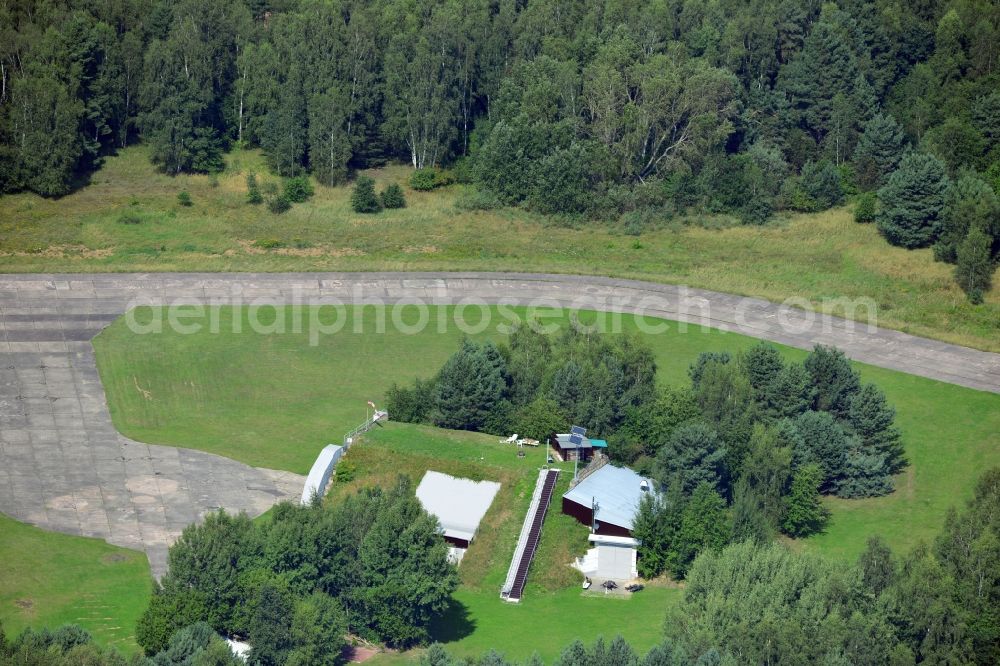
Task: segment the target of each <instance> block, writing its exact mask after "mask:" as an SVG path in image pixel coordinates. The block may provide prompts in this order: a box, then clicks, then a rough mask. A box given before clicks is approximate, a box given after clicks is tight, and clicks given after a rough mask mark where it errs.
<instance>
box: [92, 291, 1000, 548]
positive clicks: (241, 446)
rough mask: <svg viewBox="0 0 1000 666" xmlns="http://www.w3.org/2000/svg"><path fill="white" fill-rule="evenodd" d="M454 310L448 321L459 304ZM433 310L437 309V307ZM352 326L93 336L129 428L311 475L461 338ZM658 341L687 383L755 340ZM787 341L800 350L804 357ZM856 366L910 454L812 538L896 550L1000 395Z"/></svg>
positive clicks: (967, 452) (942, 510) (666, 367)
mask: <svg viewBox="0 0 1000 666" xmlns="http://www.w3.org/2000/svg"><path fill="white" fill-rule="evenodd" d="M237 312H240V316H242V317H246V313H245V311H237ZM519 312H522V313H523V310H519ZM232 314H233V311H232V310H226V311H224V312H223V313H222V314H221V315H220V318H221V321H222V325H221V330H222V331H226V330H228V329H229V328H230V327H228V326H227V325H226V321H227V317H231V316H232ZM351 314H352V313H351V312H350V310H348V312H347V316H348V317H349V318H350V317H351ZM445 314H446V318H447V320H448V321H450V320H451V319H450V316H451V311H449V312H446V313H445ZM289 316H291V315H289ZM364 317H365V318H364V319H363V322H362V325H363V328H364V330H367V331H371V330H373V329H374V311H373V310H371V309H366V310H365V312H364ZM431 321H437V312H436V310H435V309H432V311H431ZM621 322H622V328H623V330H626V331H629V330H634V329H635V320H634V319H633V318H632V317H629V316H622V318H621ZM353 328H354V324H353V321H349V322H348V324H347V325H346V326H345V327H344V329H343V330H342V331H341V332H340V333H338V334H336V335H332V336H327V337H323V338H320V341H319V344H318V345H316V346H309V344H308V339H307V334H306V333H304V332H303V333H286V334H281V335H258V334H254V333H250V332H247V331H248V330H249V326H248V325H247V324H246V323H245V325H244V326H243V331H244V333H241V334H232V333H231V332H230V333H222V334H212V333H209V332H207V331H203V332H201V333H197V334H194V335H179V334H176V333H164V334H158V335H145V336H137V335H134V334H132V333H131V332H130V331H129V330H128V328H127V326H125V324H124V321H123V320H119V321H117V322H115V323H114V324H112V325H111V326H110V327H109V328H107V329H106V330H105V331H104V332H103V333H101V335H99V336H98V337H97V338H96V339H95V341H94V345H95V348H96V350H97V359H98V367H99V369H100V372H101V377H102V380H103V381H104V385H105V389H106V391H107V394H108V402H109V405H110V408H111V414H112V417H113V419H114V422H115V424H116V426H117V427H118V428H119V429H120V430H121V431H122V432H123V433H124V434H125V435H127V436H129V437H132V438H135V439H138V440H140V441H145V442H149V443H155V444H168V445H174V446H187V447H192V448H198V449H202V450H207V451H211V452H213V453H219V454H221V455H226V456H229V457H232V458H235V459H237V460H242V461H244V462H247V463H250V464H253V465H258V466H266V467H273V468H277V469H287V470H291V471H295V472H300V473H301V472H305V471H307V470H308V468H309V466H310V464H311V463H312V460H313V459H314V457H315V455H316V453H317V452H318V451H319V450H320V449H321V448H322V447H323V446H324V445H325V444H327V443H330V442H339V441H340V438H341V437H342V435H343V433H344V432H345V431H347V430H349V429H350V427H351V426H353V425H355V424H357V423H360V422H361V421H363V420H364V418H365V415H366V407H365V402H366V401H367V400H375V401H376V402H380V401H381V399H382V396H383V395H384V392H385V390H386V389H387V388H388V387H389V385H390V384H391V383H392V382H394V381H396V382H407V381H410V380H411V379H412V378H414V377H426V376H429V375H431V374H432V373H434V372H435V371H437V369H438V368H439V367H440V366H441V364H442V363H443V362H444V361H445V359H447V357H448V356H449V355H450V354H451V353H453V352H454V351H455V350H456V349H457V347H458V344H459V341H460V340H461V338H462V334H461V332H460V331H458V330H457V329H456V328H455V327H454V326H451V327H449V328H448V329H447V330H446V331H445V332H444V333H438V332H436V330H432V329H428V331H427V332H425V333H423V334H419V335H405V334H403V333H400V332H396V331H394V330H393V327H392V326H389V327H387V330H386V332H385V333H384V334H377V335H372V334H355V333H353V332H352V331H353ZM491 330H492V329H491ZM486 335H490V333H483V334H482V336H486ZM492 335H493V336H494V337H499V334H498V333H495V332H494V333H492ZM647 339H648V342H649V344H650V345H651V347H652V348H653V350H654V352H655V354H656V358H657V363H658V366H659V376H660V379H661V381H663V382H674V383H677V382H686V381H687V378H686V370H687V368H688V366H689V365H690V363H691V362H692V361H693V360H694V359H695V358H696V357H697V355H698V353H699V352H701V351H706V350H723V349H728V350H733V351H735V350H737V349H742V348H746V347H748V346H750V345H753V344H755V342H756V341H755V340H753V339H752V338H748V337H745V336H741V335H737V334H734V333H723V332H720V331H717V330H709V329H702V328H700V327H694V326H692V327H689V328H688V329H687V332H681V331H680V330H678V327H677V326H676V325H671V326H669V328H668V330H667V331H666V332H664V333H661V334H658V335H650V336H648V338H647ZM782 351H783V353H784V354H785V355H786V356H787V357H788V358H791V359H801V358H803V357H804V356H805V352H803V351H800V350H795V349H788V348H782ZM857 367H858V368H859V370H860V372H861V374H862V379H863V380H865V381H874V382H876V383H877V384H878V385H879V386H880V387H882V389H883V390H884V391H885V392H886V394H887V396H888V397H889V399H890V401H891V402H892V403H893V404H894V405H895V406H896V409H897V412H898V416H897V423H898V425H899V426H900V428H901V429H902V431H903V434H904V437H905V443H906V450H907V455H908V457H909V459H910V461H911V463H912V464H911V465H910V466H909V467H908V468H907V469H906V470H905V471H904V472H903V473H902V474H900V475H899V477H898V478H897V487H898V489H897V491H896V492H895V493H893V494H892V495H890V496H888V497H883V498H878V499H872V500H850V501H838V500H831V501H830V504H831V508H832V509H833V511H834V517H833V520H832V522H831V525H830V527H829V529H828V531H827V532H826V534H824V535H820V536H818V537H814V538H812V539H810V540H807V541H806V542H805V547H807V548H819V549H822V550H823V551H825V552H828V553H830V554H832V555H836V556H841V557H854V556H855V555H856V554H857V553H858V552H860V551H861V549H862V548H863V547H864V542H865V539H866V538H867V536H868V535H869V534H872V533H874V532H879V533H881V534H883V535H884V536H885V537H886V538H887V539H888V540H889V542H890V543H891V544H893V545H894V546H896V547H899V548H908V547H910V546H912V545H913V544H915V543H916V542H917V541H919V540H920V539H928V538H931V537H932V536H933V535H934V534H935V532H936V531H937V530H938V529H939V527H940V526H941V524H942V521H943V520H944V516H945V514H946V512H947V509H948V507H949V506H951V505H954V504H956V503H958V502H961V501H963V500H964V498H966V497H968V496H969V494H970V493H971V489H972V484H973V483H974V481H975V479H976V477H977V476H978V475H979V474H980V473H981V471H982V470H983V469H985V468H986V467H988V466H990V465H997V464H1000V395H995V394H990V393H984V392H979V391H973V390H971V389H965V388H961V387H958V386H954V385H950V384H944V383H941V382H936V381H933V380H930V379H923V378H920V377H915V376H912V375H906V374H902V373H899V372H894V371H890V370H884V369H881V368H875V367H871V366H865V365H858V366H857ZM137 387H138V388H137ZM139 389H141V390H139ZM147 392H148V393H147Z"/></svg>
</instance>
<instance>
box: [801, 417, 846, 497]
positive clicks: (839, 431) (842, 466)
mask: <svg viewBox="0 0 1000 666" xmlns="http://www.w3.org/2000/svg"><path fill="white" fill-rule="evenodd" d="M795 427H796V429H797V430H798V432H799V433H800V435H801V437H802V439H801V445H800V447H799V448H797V449H796V450H795V451H793V452H792V453H793V460H794V463H795V467H796V468H800V467H803V466H804V465H808V464H812V463H815V464H817V465H819V466H820V469H821V470H822V472H823V475H822V477H821V479H820V482H821V485H820V489H821V490H822V491H823V492H833V491H835V490H836V489H837V487H838V486H839V484H840V482H841V480H842V479H843V478H844V475H845V473H846V465H847V452H848V450H849V448H850V441H849V439H848V436H847V435H846V434H845V433H844V430H843V428H841V427H840V424H839V423H837V421H835V420H834V418H833V417H832V416H831V415H830V413H829V412H813V411H808V412H805V413H804V414H802V415H800V416H799V417H798V418H797V419H795Z"/></svg>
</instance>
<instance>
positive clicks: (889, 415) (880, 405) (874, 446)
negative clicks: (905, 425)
mask: <svg viewBox="0 0 1000 666" xmlns="http://www.w3.org/2000/svg"><path fill="white" fill-rule="evenodd" d="M895 418H896V410H895V409H893V408H892V406H891V405H889V403H888V401H887V400H886V398H885V394H884V393H883V392H882V391H881V389H879V388H878V387H877V386H875V385H874V384H865V385H864V386H862V387H861V390H860V391H858V393H857V394H856V395H855V396H854V397H853V398H852V399H851V409H850V413H849V423H850V425H851V428H852V429H853V430H854V432H855V434H856V435H857V436H858V437H859V438H860V440H861V444H862V445H863V446H865V447H867V448H868V449H870V450H871V451H873V452H875V453H879V454H882V455H883V456H885V464H886V468H887V471H888V472H889V473H895V472H898V471H899V470H901V469H902V468H903V467H905V466H906V457H905V454H904V451H903V442H902V438H901V435H900V432H899V429H898V428H897V427H896V426H895V423H894V421H895Z"/></svg>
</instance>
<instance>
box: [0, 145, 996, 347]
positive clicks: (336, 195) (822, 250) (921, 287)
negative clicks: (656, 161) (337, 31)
mask: <svg viewBox="0 0 1000 666" xmlns="http://www.w3.org/2000/svg"><path fill="white" fill-rule="evenodd" d="M227 163H228V168H227V171H226V172H225V173H223V174H221V175H220V176H218V177H215V178H210V177H208V176H178V177H170V176H165V175H163V174H160V173H157V172H156V171H155V170H154V169H153V167H152V166H151V165H150V163H149V159H148V153H147V151H146V149H145V148H142V147H134V148H129V149H127V150H124V151H122V152H121V154H120V155H119V156H117V157H111V158H109V159H108V160H107V162H106V164H105V166H104V168H102V169H101V170H100V171H98V172H97V173H95V174H94V176H93V180H92V183H91V184H90V185H89V186H87V187H85V188H83V189H81V190H79V191H77V192H75V193H73V194H70V195H68V196H65V197H62V198H60V199H43V198H41V197H38V196H36V195H32V194H18V195H12V196H4V197H2V198H0V272H32V271H63V272H65V271H83V272H90V271H289V270H291V271H303V270H304V271H313V270H366V271H367V270H489V271H548V272H561V273H579V274H592V275H614V276H618V277H629V278H638V279H645V280H652V281H660V282H670V283H682V284H688V285H690V286H693V287H703V288H707V289H715V290H719V291H725V292H731V293H736V294H743V295H750V296H758V297H762V298H767V299H771V300H774V301H784V300H785V299H787V298H790V297H796V298H800V299H805V300H806V301H808V302H810V303H812V304H813V307H820V306H821V304H822V301H823V300H824V299H830V298H840V297H846V298H871V299H874V300H875V302H876V303H877V304H878V320H877V323H878V324H879V325H881V326H886V327H890V328H897V329H900V330H904V331H907V332H910V333H914V334H918V335H925V336H929V337H935V338H939V339H942V340H947V341H950V342H955V343H958V344H964V345H969V346H974V347H979V348H983V349H990V350H993V351H1000V289H994V290H993V291H991V292H990V293H989V294H987V302H986V304H984V305H981V306H971V305H969V304H968V303H967V302H966V299H965V297H964V295H963V294H962V293H961V291H960V290H959V289H958V288H957V287H956V286H955V284H954V280H953V279H952V276H951V271H952V269H951V267H950V266H947V265H945V264H940V263H935V262H934V261H933V259H932V256H931V251H930V250H919V251H912V252H911V251H906V250H901V249H899V248H893V247H891V246H889V245H888V244H887V243H885V241H884V240H882V238H881V237H880V236H879V235H878V233H877V231H876V230H875V229H874V228H873V227H872V226H871V225H867V226H866V225H858V224H855V223H854V222H853V221H852V219H851V214H850V211H849V210H848V209H847V208H840V209H836V210H832V211H828V212H825V213H821V214H816V215H795V216H790V217H786V218H783V219H781V220H778V221H776V222H775V223H774V224H772V225H770V226H767V227H763V228H759V227H741V226H731V220H725V219H719V218H692V219H685V220H681V221H675V222H672V223H670V224H665V225H664V228H661V229H659V230H654V231H650V232H648V233H644V234H643V235H642V236H641V237H638V238H635V237H632V236H628V235H625V234H624V233H623V231H622V228H621V225H620V224H619V223H618V222H617V221H614V220H609V221H597V222H587V223H578V224H567V223H565V222H559V221H557V220H552V219H545V218H542V217H539V216H536V215H532V214H530V213H527V212H525V211H521V210H513V209H501V210H495V211H465V210H461V209H460V208H458V207H457V206H456V201H457V200H458V199H459V197H460V196H461V194H462V190H463V186H461V185H455V186H452V187H449V188H445V189H443V190H439V191H435V192H415V191H413V190H410V189H409V188H408V187H407V179H408V177H409V173H410V171H409V169H408V168H407V167H404V166H392V167H389V168H386V169H379V170H374V171H371V172H369V175H371V176H373V177H374V178H375V179H376V181H378V183H379V188H381V187H382V186H384V185H385V184H386V183H388V182H399V183H401V184H402V185H403V186H404V189H405V190H406V197H407V207H406V208H405V209H402V210H394V211H385V212H383V213H380V214H378V215H358V214H355V213H353V212H352V211H351V210H350V205H349V195H350V188H349V186H342V187H336V188H325V187H321V186H317V189H316V196H315V197H314V198H313V199H312V200H311V201H309V202H307V203H304V204H298V205H296V206H294V207H293V208H292V210H291V211H289V212H287V213H285V214H283V215H273V214H272V213H270V212H268V211H267V209H266V207H264V206H251V205H249V204H247V203H246V202H245V178H246V173H247V172H248V171H251V170H252V171H255V172H256V173H257V174H259V175H260V177H261V178H262V179H263V180H264V181H268V180H270V181H274V182H276V181H277V179H276V178H275V177H273V176H270V175H267V166H266V164H265V163H264V161H263V159H262V157H261V155H260V153H258V152H234V153H231V154H230V155H229V156H228V157H227ZM181 190H187V191H188V192H189V193H190V194H191V197H192V199H193V202H194V205H193V206H191V207H189V208H188V207H183V206H180V205H179V204H178V203H177V194H178V193H179V192H180V191H181ZM126 214H127V215H126ZM124 219H131V221H134V222H137V223H134V224H126V223H124V222H123V220H124ZM716 227H718V228H716ZM261 245H263V246H266V247H268V248H269V249H263V248H262V247H261ZM858 316H868V314H867V310H865V309H861V310H859V312H858Z"/></svg>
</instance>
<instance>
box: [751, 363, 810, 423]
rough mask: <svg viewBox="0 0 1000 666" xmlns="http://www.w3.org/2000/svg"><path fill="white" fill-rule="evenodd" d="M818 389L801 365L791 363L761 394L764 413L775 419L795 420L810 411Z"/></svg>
mask: <svg viewBox="0 0 1000 666" xmlns="http://www.w3.org/2000/svg"><path fill="white" fill-rule="evenodd" d="M815 395H816V389H815V388H814V387H813V384H812V377H811V376H810V374H809V372H808V371H807V370H806V369H805V367H804V366H803V365H802V364H801V363H790V364H789V365H787V366H786V367H784V368H783V369H782V370H781V372H779V373H778V375H777V376H775V377H774V379H772V380H771V382H770V383H769V384H768V385H767V386H766V387H765V388H764V389H763V390H762V391H761V392H760V398H759V400H760V402H761V406H762V408H763V410H764V413H765V414H767V415H768V416H770V417H771V418H773V419H781V418H786V417H788V418H794V417H796V416H798V415H799V414H801V413H803V412H804V411H806V410H807V409H809V408H810V407H811V406H812V404H813V400H814V399H815Z"/></svg>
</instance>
